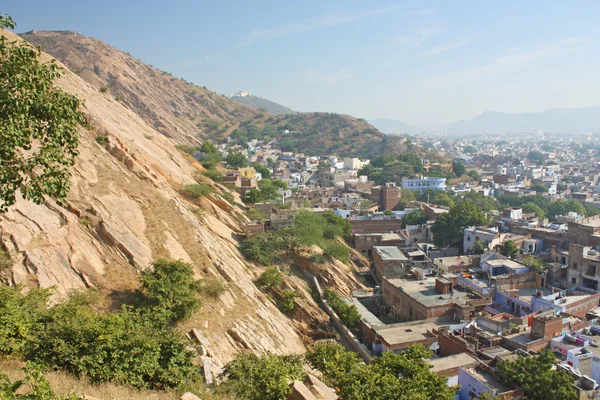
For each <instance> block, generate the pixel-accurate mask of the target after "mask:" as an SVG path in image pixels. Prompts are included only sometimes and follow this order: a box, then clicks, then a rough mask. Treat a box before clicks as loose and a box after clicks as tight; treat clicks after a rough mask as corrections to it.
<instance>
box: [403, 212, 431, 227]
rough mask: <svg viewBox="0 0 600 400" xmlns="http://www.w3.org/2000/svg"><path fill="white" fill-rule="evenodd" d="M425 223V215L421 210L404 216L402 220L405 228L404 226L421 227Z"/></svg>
mask: <svg viewBox="0 0 600 400" xmlns="http://www.w3.org/2000/svg"><path fill="white" fill-rule="evenodd" d="M425 221H427V217H426V216H425V213H424V212H423V211H421V210H417V211H414V212H411V213H408V214H405V215H404V218H402V225H403V226H404V227H406V225H422V224H424V223H425Z"/></svg>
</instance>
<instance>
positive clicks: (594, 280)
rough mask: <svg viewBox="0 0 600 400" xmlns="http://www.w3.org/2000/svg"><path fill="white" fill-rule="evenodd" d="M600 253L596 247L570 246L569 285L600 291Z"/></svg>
mask: <svg viewBox="0 0 600 400" xmlns="http://www.w3.org/2000/svg"><path fill="white" fill-rule="evenodd" d="M598 282H600V252H598V251H597V250H596V249H595V248H594V247H590V246H581V245H578V244H576V243H571V245H570V246H569V269H568V284H570V285H580V286H583V287H586V288H590V289H594V290H598V289H599V288H600V285H599V284H598Z"/></svg>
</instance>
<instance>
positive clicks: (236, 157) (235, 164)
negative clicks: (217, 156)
mask: <svg viewBox="0 0 600 400" xmlns="http://www.w3.org/2000/svg"><path fill="white" fill-rule="evenodd" d="M225 161H226V162H227V164H229V166H230V167H231V168H242V167H245V166H247V165H248V161H247V160H246V156H245V155H243V154H242V153H241V152H239V151H233V150H229V153H227V157H225Z"/></svg>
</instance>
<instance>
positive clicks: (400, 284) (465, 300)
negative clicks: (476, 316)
mask: <svg viewBox="0 0 600 400" xmlns="http://www.w3.org/2000/svg"><path fill="white" fill-rule="evenodd" d="M381 287H382V293H383V298H384V300H385V301H386V303H387V304H388V305H389V306H390V307H391V308H392V309H393V311H394V313H395V315H396V316H397V317H398V318H400V319H404V320H406V321H415V320H421V319H431V318H442V319H444V318H445V319H452V320H468V319H470V318H471V314H472V313H473V312H475V311H480V310H482V309H483V308H484V307H485V306H486V305H487V304H489V303H490V301H489V300H488V299H482V298H479V297H477V296H476V295H473V294H469V293H467V292H464V291H462V290H459V289H457V288H455V287H454V286H453V282H452V281H450V280H449V279H446V278H443V277H426V278H425V279H421V280H417V279H402V278H392V279H386V278H383V280H382V285H381Z"/></svg>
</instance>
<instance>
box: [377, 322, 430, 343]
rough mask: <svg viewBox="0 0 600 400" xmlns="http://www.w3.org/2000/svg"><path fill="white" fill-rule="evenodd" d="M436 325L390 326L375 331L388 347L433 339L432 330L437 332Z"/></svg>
mask: <svg viewBox="0 0 600 400" xmlns="http://www.w3.org/2000/svg"><path fill="white" fill-rule="evenodd" d="M438 328H439V325H438V324H434V323H431V322H428V323H424V324H417V325H406V324H391V325H385V326H381V327H377V329H376V331H377V334H378V335H379V336H381V338H382V339H383V340H384V341H385V342H386V343H388V344H389V345H390V346H393V345H394V344H401V343H410V342H416V341H421V340H425V339H429V338H434V337H435V335H434V334H433V333H431V332H432V330H433V329H435V330H437V329H438Z"/></svg>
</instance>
